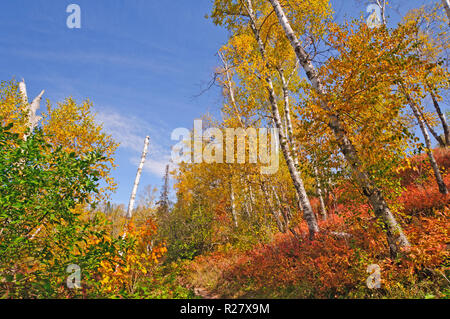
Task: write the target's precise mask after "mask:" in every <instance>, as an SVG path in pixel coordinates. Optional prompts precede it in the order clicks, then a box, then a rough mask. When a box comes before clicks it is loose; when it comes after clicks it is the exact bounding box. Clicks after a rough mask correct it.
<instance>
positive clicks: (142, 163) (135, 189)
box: [126, 136, 150, 219]
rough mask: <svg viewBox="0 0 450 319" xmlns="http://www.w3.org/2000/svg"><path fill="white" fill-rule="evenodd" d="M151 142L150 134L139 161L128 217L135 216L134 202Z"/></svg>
mask: <svg viewBox="0 0 450 319" xmlns="http://www.w3.org/2000/svg"><path fill="white" fill-rule="evenodd" d="M149 143H150V136H147V137H146V138H145V142H144V150H143V151H142V155H141V161H140V163H139V166H138V170H137V173H136V178H135V180H134V185H133V190H132V191H131V197H130V201H129V202H128V209H127V214H126V218H127V219H131V217H132V216H133V209H134V203H135V201H136V194H137V190H138V187H139V181H140V180H141V175H142V169H143V168H144V164H145V158H146V157H147V151H148V145H149Z"/></svg>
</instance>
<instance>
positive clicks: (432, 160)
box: [404, 92, 448, 195]
mask: <svg viewBox="0 0 450 319" xmlns="http://www.w3.org/2000/svg"><path fill="white" fill-rule="evenodd" d="M404 93H405V95H406V98H407V100H408V103H409V106H410V107H411V110H412V111H413V113H414V116H415V117H416V119H417V122H418V123H419V127H420V130H421V131H422V134H423V138H424V140H425V146H426V148H427V150H426V152H427V155H428V159H429V160H430V164H431V167H432V168H433V172H434V176H435V178H436V183H437V184H438V187H439V192H441V193H442V194H444V195H446V194H448V190H447V186H446V185H445V182H444V180H443V179H442V175H441V172H440V171H439V166H438V164H437V162H436V159H435V158H434V155H433V149H432V147H431V140H430V135H429V134H428V131H427V128H426V127H425V123H424V120H423V119H422V117H421V116H420V112H419V108H418V106H417V105H416V104H415V103H414V101H413V100H412V99H411V97H410V96H409V94H408V93H407V92H404Z"/></svg>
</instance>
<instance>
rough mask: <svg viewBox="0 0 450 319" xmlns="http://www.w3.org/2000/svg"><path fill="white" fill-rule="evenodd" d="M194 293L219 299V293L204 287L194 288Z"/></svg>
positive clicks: (206, 297)
mask: <svg viewBox="0 0 450 319" xmlns="http://www.w3.org/2000/svg"><path fill="white" fill-rule="evenodd" d="M194 293H195V295H196V296H198V297H202V298H203V299H220V296H219V295H216V294H213V293H211V292H209V291H208V290H206V289H205V288H194Z"/></svg>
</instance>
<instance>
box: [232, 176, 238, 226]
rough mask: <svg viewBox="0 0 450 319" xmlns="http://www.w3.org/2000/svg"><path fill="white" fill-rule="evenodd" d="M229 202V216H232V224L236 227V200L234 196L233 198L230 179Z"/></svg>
mask: <svg viewBox="0 0 450 319" xmlns="http://www.w3.org/2000/svg"><path fill="white" fill-rule="evenodd" d="M230 202H231V216H232V217H233V224H234V227H236V228H238V220H237V213H236V202H235V198H234V188H233V182H232V181H230Z"/></svg>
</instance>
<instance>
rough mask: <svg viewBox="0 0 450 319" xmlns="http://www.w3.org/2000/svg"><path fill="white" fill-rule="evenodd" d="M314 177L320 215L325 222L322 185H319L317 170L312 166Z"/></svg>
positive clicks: (325, 213) (325, 211)
mask: <svg viewBox="0 0 450 319" xmlns="http://www.w3.org/2000/svg"><path fill="white" fill-rule="evenodd" d="M314 175H315V178H316V184H317V185H316V186H317V197H319V203H320V215H322V218H323V220H327V218H328V216H327V209H326V208H325V201H324V200H323V195H322V185H321V184H320V178H319V170H318V169H317V166H315V165H314Z"/></svg>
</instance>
